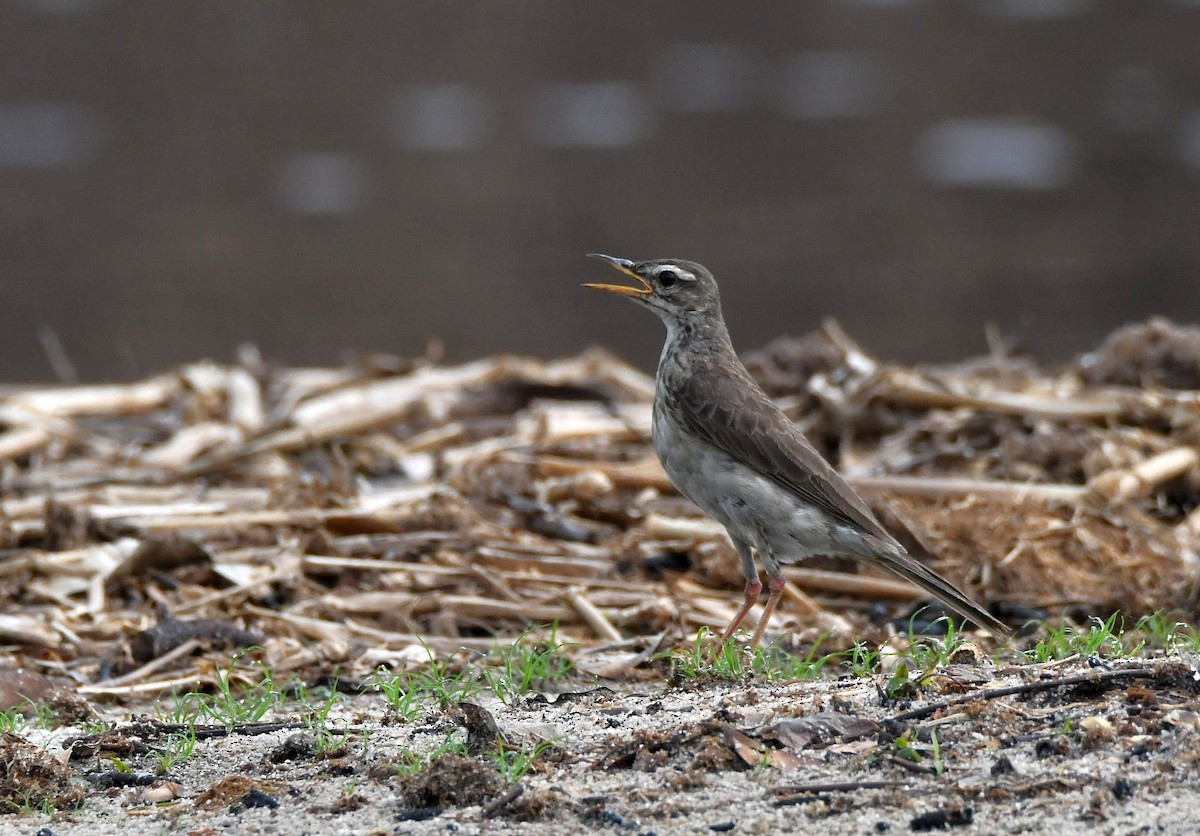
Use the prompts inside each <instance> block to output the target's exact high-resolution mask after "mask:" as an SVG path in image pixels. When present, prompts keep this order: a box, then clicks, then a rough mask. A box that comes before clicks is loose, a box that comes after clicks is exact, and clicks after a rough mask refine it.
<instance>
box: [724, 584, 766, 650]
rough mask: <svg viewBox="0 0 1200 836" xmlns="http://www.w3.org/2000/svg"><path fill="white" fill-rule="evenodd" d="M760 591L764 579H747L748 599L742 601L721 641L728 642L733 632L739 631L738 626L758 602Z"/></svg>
mask: <svg viewBox="0 0 1200 836" xmlns="http://www.w3.org/2000/svg"><path fill="white" fill-rule="evenodd" d="M760 592H762V581H760V580H758V579H757V578H755V579H754V580H752V581H746V600H745V601H743V602H742V608H741V609H740V610H738V612H737V615H735V616H734V617H733V621H731V622H729V626H728V627H726V628H725V632H724V633H722V634H721V641H726V642H727V641H729V640H730V639H732V638H733V634H734V633H736V632H737V628H738V627H740V626H741V624H742V620H743V619H745V617H746V613H748V612H750V608H751V607H753V606H754V605H755V604H756V603H757V602H758V595H759V593H760Z"/></svg>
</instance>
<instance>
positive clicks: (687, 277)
mask: <svg viewBox="0 0 1200 836" xmlns="http://www.w3.org/2000/svg"><path fill="white" fill-rule="evenodd" d="M663 270H670V271H671V272H672V273H674V274H675V275H677V276H679V278H681V279H683V280H684V281H685V282H694V281H696V277H695V276H693V275H692V274H691V273H689V272H688V271H687V270H684V269H683V268H682V267H675V266H674V265H671V264H659V265H657V266H656V267H655V268H654V275H656V276H657V275H658V274H659V273H661V272H662V271H663Z"/></svg>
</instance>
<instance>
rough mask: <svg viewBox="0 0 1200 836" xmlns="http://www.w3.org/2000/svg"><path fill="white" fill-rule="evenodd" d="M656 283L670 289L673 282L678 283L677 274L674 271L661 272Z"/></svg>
mask: <svg viewBox="0 0 1200 836" xmlns="http://www.w3.org/2000/svg"><path fill="white" fill-rule="evenodd" d="M657 278H658V283H659V284H660V285H662V286H663V287H671V286H673V285H674V284H675V282H677V281H679V274H678V273H676V272H675V271H674V270H663V271H661V272H659V274H658V276H657Z"/></svg>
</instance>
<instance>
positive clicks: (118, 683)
mask: <svg viewBox="0 0 1200 836" xmlns="http://www.w3.org/2000/svg"><path fill="white" fill-rule="evenodd" d="M198 647H200V642H199V641H198V640H197V639H188V640H187V641H185V642H184V643H183V644H181V645H179V646H178V647H176V648H175V649H173V650H170V651H168V652H166V653H164V654H163V655H162V656H159V657H158V658H156V659H151V660H150V661H149V662H147V663H146V664H144V665H142V666H141V667H140V668H136V669H134V670H132V671H130V672H129V673H127V674H125V675H124V676H116V677H113V678H112V679H109V680H106V681H105V682H104V683H103V684H104V687H106V688H120V687H123V686H125V685H132V684H133V683H135V682H141V681H142V680H144V679H145V678H146V677H148V676H149V675H150V674H152V673H157V672H158V671H160V670H162V669H163V668H165V667H168V666H169V665H171V664H173V663H174V662H175V661H177V660H179V659H183V658H184V657H186V656H188V655H189V654H191V653H192V652H193V651H195V650H196V649H197V648H198ZM79 690H80V692H81V693H83V692H86V691H87V686H86V685H85V686H83V687H82V688H80V689H79Z"/></svg>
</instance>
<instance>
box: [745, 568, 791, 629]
mask: <svg viewBox="0 0 1200 836" xmlns="http://www.w3.org/2000/svg"><path fill="white" fill-rule="evenodd" d="M776 571H778V567H777V568H776ZM785 585H787V578H785V577H784V576H783V575H778V574H772V575H771V576H770V580H768V581H767V605H766V606H765V607H763V614H762V618H760V619H759V620H758V626H757V627H755V628H754V636H753V637H751V639H750V647H758V643H759V642H761V641H762V637H763V633H765V632H766V630H767V622H768V621H770V620H771V616H772V615H773V614H774V612H775V607H777V606H779V599H780V598H781V597H782V596H783V587H784V586H785Z"/></svg>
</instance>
